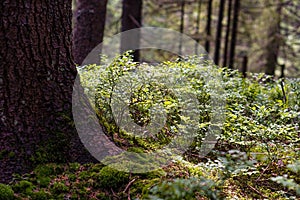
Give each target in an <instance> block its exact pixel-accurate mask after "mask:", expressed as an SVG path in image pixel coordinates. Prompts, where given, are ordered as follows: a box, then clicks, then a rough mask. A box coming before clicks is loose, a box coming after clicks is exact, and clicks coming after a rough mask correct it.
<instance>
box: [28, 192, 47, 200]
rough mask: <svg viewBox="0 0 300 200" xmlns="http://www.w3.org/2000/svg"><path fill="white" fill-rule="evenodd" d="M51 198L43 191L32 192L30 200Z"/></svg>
mask: <svg viewBox="0 0 300 200" xmlns="http://www.w3.org/2000/svg"><path fill="white" fill-rule="evenodd" d="M50 198H51V195H50V194H49V193H48V192H46V191H45V190H41V191H38V192H34V193H32V195H31V199H32V200H48V199H50Z"/></svg>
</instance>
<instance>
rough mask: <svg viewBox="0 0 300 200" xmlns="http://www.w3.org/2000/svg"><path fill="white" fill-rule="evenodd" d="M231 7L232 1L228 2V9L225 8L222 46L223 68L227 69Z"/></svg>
mask: <svg viewBox="0 0 300 200" xmlns="http://www.w3.org/2000/svg"><path fill="white" fill-rule="evenodd" d="M231 7H232V0H229V1H228V8H227V24H226V35H225V45H224V56H223V67H227V57H228V43H229V35H230V28H231Z"/></svg>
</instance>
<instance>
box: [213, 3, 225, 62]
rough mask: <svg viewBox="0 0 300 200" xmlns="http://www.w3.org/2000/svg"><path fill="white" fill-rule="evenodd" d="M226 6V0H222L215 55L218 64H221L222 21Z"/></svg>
mask: <svg viewBox="0 0 300 200" xmlns="http://www.w3.org/2000/svg"><path fill="white" fill-rule="evenodd" d="M224 6H225V0H220V6H219V17H218V26H217V33H216V46H215V57H214V61H215V64H216V65H218V64H219V57H220V50H221V49H220V48H221V41H222V21H223V15H224Z"/></svg>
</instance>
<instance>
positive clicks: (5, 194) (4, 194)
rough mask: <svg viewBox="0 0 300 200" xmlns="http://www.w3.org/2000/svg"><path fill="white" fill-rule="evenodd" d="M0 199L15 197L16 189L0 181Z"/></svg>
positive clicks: (6, 199)
mask: <svg viewBox="0 0 300 200" xmlns="http://www.w3.org/2000/svg"><path fill="white" fill-rule="evenodd" d="M0 199H3V200H11V199H15V198H14V191H13V190H12V188H11V187H10V186H9V185H4V184H2V183H0Z"/></svg>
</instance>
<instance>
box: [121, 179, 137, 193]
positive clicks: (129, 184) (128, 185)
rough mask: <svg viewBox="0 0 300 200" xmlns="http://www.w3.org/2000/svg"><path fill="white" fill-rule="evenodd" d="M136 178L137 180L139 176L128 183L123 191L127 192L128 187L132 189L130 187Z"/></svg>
mask: <svg viewBox="0 0 300 200" xmlns="http://www.w3.org/2000/svg"><path fill="white" fill-rule="evenodd" d="M136 180H137V178H134V179H132V180H131V181H130V182H129V183H128V184H127V186H126V188H125V189H124V191H123V192H124V193H126V191H127V190H128V189H130V188H129V187H130V186H131V185H132V183H134V182H135V181H136Z"/></svg>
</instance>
